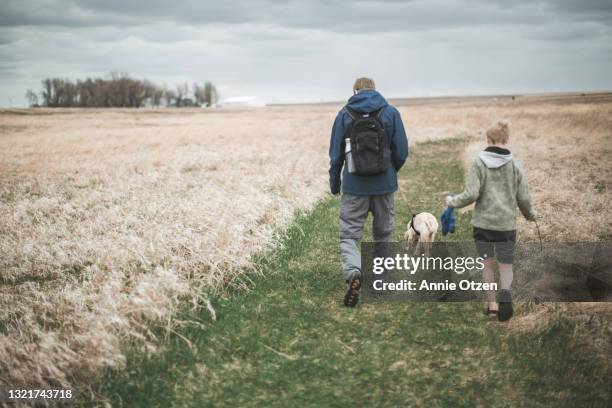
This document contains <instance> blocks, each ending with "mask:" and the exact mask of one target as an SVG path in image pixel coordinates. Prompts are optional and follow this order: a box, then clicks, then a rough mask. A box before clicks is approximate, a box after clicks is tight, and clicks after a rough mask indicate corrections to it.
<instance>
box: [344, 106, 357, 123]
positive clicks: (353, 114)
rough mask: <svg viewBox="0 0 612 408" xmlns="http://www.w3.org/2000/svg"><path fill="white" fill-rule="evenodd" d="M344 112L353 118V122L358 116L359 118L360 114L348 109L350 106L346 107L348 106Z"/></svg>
mask: <svg viewBox="0 0 612 408" xmlns="http://www.w3.org/2000/svg"><path fill="white" fill-rule="evenodd" d="M344 110H345V111H346V113H348V115H349V116H350V117H351V119H353V120H355V118H356V117H357V116H359V114H358V113H357V112H356V111H354V110H353V109H351V108H349V107H348V105H346V106H345V107H344Z"/></svg>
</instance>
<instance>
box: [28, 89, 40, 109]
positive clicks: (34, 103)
mask: <svg viewBox="0 0 612 408" xmlns="http://www.w3.org/2000/svg"><path fill="white" fill-rule="evenodd" d="M25 96H26V99H27V100H28V104H29V105H30V107H31V108H36V107H38V94H37V93H36V92H34V91H33V90H31V89H28V90H27V91H26V95H25Z"/></svg>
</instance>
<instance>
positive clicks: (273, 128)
mask: <svg viewBox="0 0 612 408" xmlns="http://www.w3.org/2000/svg"><path fill="white" fill-rule="evenodd" d="M583 99H584V98H575V99H574V98H566V99H561V100H548V99H546V98H540V99H538V98H521V99H517V100H516V101H512V100H509V99H500V100H495V99H486V100H484V99H483V100H480V99H474V100H465V101H461V100H451V101H446V102H444V103H439V102H436V103H434V102H429V101H423V102H420V103H413V102H411V103H405V102H404V101H398V106H399V107H400V111H401V113H402V116H403V118H404V121H405V124H406V128H407V131H408V134H409V137H410V139H411V143H419V142H422V141H427V140H437V139H443V138H448V137H473V138H484V136H482V135H483V133H482V131H483V130H484V129H485V128H486V127H487V126H488V125H490V124H491V123H493V122H495V121H497V120H500V119H502V120H508V121H510V122H511V132H512V135H511V140H512V141H511V145H510V147H511V149H512V150H513V151H515V152H516V154H517V155H518V156H519V157H520V158H521V160H522V161H523V163H524V166H525V168H526V171H527V174H528V177H529V182H530V185H531V188H532V194H533V196H534V201H535V205H536V208H537V209H538V210H539V212H540V214H541V215H542V219H543V221H542V232H543V235H544V238H545V239H547V240H553V241H554V240H572V241H574V240H584V239H588V240H591V239H606V238H607V239H609V238H610V234H611V231H612V229H611V227H612V208H611V206H610V205H609V203H610V200H611V198H612V193H611V192H612V185H611V181H612V177H611V176H612V163H611V162H610V157H611V153H612V143H611V142H612V98H608V99H603V100H598V101H597V103H593V102H589V101H588V100H586V101H584V100H583ZM587 99H588V98H587ZM338 108H339V106H337V105H320V106H295V107H269V108H261V109H244V110H238V109H237V110H220V109H219V110H206V111H204V110H160V111H153V110H77V109H75V110H43V109H36V110H25V111H4V112H0V256H1V258H0V383H2V384H11V385H22V384H29V385H44V384H78V383H81V382H83V381H85V380H87V379H90V378H92V377H93V376H95V375H96V373H98V372H99V371H100V369H101V368H103V367H108V366H121V364H122V363H123V355H122V353H121V343H122V342H126V341H130V342H134V343H136V344H140V345H141V346H142V347H144V348H148V349H152V348H154V347H155V345H156V339H155V334H154V333H153V331H152V328H155V327H162V328H165V329H166V330H172V328H173V327H175V325H179V324H183V323H184V322H180V321H177V320H175V319H173V316H174V314H175V312H176V311H177V309H178V308H179V306H180V305H189V304H190V305H193V307H198V306H201V305H206V302H207V301H206V298H205V297H203V296H204V295H202V294H203V293H205V292H204V290H215V289H218V288H220V287H222V286H223V285H239V284H240V283H239V282H243V280H238V279H236V277H237V275H238V274H240V273H243V272H245V271H249V267H250V266H252V264H251V255H253V254H254V253H257V252H260V251H264V250H266V249H268V248H270V247H271V246H272V245H274V236H275V232H277V231H279V230H282V229H283V228H284V227H286V226H287V225H288V224H289V223H290V222H291V220H292V218H293V215H294V212H295V211H296V210H307V209H309V208H311V207H312V206H313V204H315V203H316V202H317V200H319V199H320V198H322V197H323V196H324V195H325V194H326V190H327V167H326V165H327V144H328V141H329V132H330V128H331V124H332V121H333V118H334V115H335V113H336V112H337V110H338ZM477 144H480V142H477V139H474V145H473V146H471V147H470V149H468V152H457V155H462V154H466V157H467V155H470V154H472V152H473V149H475V148H477ZM441 196H442V195H441ZM521 237H522V238H521V239H526V240H533V239H535V235H534V231H533V229H532V227H531V226H529V225H526V224H521ZM251 273H257V271H255V270H252V272H251ZM211 313H213V311H212V310H211Z"/></svg>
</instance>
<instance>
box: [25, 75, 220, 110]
mask: <svg viewBox="0 0 612 408" xmlns="http://www.w3.org/2000/svg"><path fill="white" fill-rule="evenodd" d="M189 92H190V86H189V84H188V83H187V82H185V83H183V84H180V85H178V86H177V87H176V91H172V90H169V89H166V88H165V87H163V88H160V87H159V86H157V85H155V84H154V83H153V82H151V81H148V80H138V79H134V78H132V77H130V76H129V75H128V74H126V73H122V72H111V74H110V75H109V76H108V77H107V78H86V79H84V80H81V79H78V80H76V81H71V80H69V79H63V78H45V79H44V80H43V81H42V90H41V91H40V100H39V98H38V94H36V93H35V92H34V91H32V90H28V92H26V98H27V99H28V101H29V102H30V105H32V106H34V105H37V104H39V103H40V104H42V105H43V106H48V107H74V106H79V107H83V108H89V107H132V108H140V107H142V106H145V105H151V106H154V107H159V106H161V105H162V101H164V102H165V104H166V106H177V107H181V106H199V105H200V104H206V105H207V106H210V104H211V103H214V102H211V101H215V99H216V90H215V88H214V86H213V85H212V84H211V83H210V82H207V83H206V84H204V87H202V86H200V85H198V84H194V86H193V98H191V95H190V93H189Z"/></svg>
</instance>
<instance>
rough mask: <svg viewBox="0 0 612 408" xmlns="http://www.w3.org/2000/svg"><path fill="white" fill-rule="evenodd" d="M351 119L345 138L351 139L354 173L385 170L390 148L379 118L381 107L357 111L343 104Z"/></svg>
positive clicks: (387, 165)
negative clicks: (370, 110) (367, 110)
mask: <svg viewBox="0 0 612 408" xmlns="http://www.w3.org/2000/svg"><path fill="white" fill-rule="evenodd" d="M345 109H346V112H347V113H348V114H349V116H350V117H351V118H352V119H353V123H352V124H351V126H350V128H349V129H348V131H347V133H346V136H345V138H349V139H350V141H351V155H352V156H353V161H354V163H355V174H358V175H360V176H371V175H374V174H380V173H384V172H385V171H387V169H388V168H389V164H390V163H391V148H390V146H389V138H388V137H387V133H386V132H385V127H384V126H383V123H382V121H381V120H380V118H379V115H380V112H381V111H382V108H381V109H378V110H376V111H374V112H365V113H361V112H357V111H355V110H353V109H351V108H349V107H348V106H345Z"/></svg>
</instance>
